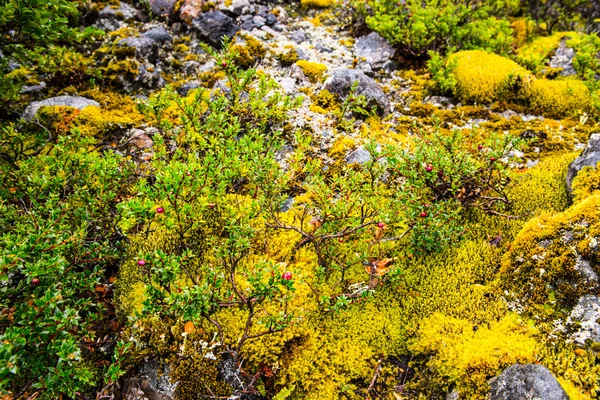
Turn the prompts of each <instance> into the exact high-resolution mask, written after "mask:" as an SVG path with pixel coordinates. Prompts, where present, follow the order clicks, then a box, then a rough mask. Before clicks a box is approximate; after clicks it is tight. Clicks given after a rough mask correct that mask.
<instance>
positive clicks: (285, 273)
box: [281, 271, 292, 281]
mask: <svg viewBox="0 0 600 400" xmlns="http://www.w3.org/2000/svg"><path fill="white" fill-rule="evenodd" d="M281 279H284V280H286V281H289V280H290V279H292V273H291V272H289V271H288V272H284V273H283V275H281Z"/></svg>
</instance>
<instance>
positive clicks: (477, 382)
mask: <svg viewBox="0 0 600 400" xmlns="http://www.w3.org/2000/svg"><path fill="white" fill-rule="evenodd" d="M533 333H534V330H533V329H532V328H530V327H528V326H526V325H525V324H524V323H523V322H522V321H520V320H519V319H518V317H516V316H515V315H512V314H508V315H507V316H505V317H504V318H502V319H501V320H500V321H498V322H491V323H488V324H486V325H478V324H474V323H473V322H472V321H469V320H465V319H459V318H454V317H451V316H446V315H443V314H440V313H435V314H433V315H431V316H430V317H428V318H426V319H425V320H424V321H422V322H421V325H420V328H419V332H418V335H417V339H416V340H415V341H414V342H413V344H412V345H411V350H412V351H413V352H414V354H416V355H425V356H429V357H431V356H433V355H435V357H432V358H430V360H429V361H428V362H427V367H428V368H430V369H431V370H433V371H435V372H436V373H437V374H439V375H440V376H443V377H445V378H447V379H448V381H449V383H454V384H456V385H457V387H456V389H457V390H458V392H459V394H460V397H461V398H466V399H482V400H483V399H485V398H486V396H485V394H486V392H487V391H489V386H488V383H487V381H488V380H489V379H490V378H492V377H493V376H495V375H496V374H497V373H498V371H500V370H502V369H504V368H507V367H509V366H510V365H512V364H514V363H529V362H532V361H534V359H535V349H536V347H537V341H536V339H534V338H533V337H532V334H533ZM448 381H446V382H440V384H442V385H444V384H447V383H448Z"/></svg>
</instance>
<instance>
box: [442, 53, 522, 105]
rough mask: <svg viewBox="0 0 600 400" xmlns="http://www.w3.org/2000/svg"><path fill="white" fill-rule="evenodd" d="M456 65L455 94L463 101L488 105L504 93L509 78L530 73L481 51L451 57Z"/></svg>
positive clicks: (515, 64) (514, 64)
mask: <svg viewBox="0 0 600 400" xmlns="http://www.w3.org/2000/svg"><path fill="white" fill-rule="evenodd" d="M450 60H451V62H456V69H455V70H454V76H455V78H456V88H455V94H456V96H457V97H458V98H459V99H460V100H461V101H465V102H473V103H491V102H492V101H495V100H499V99H501V98H502V97H504V96H503V94H504V93H505V92H506V91H507V89H508V86H509V82H510V81H511V78H513V77H516V76H519V75H521V76H527V75H529V72H528V71H527V70H526V69H525V68H523V67H521V66H520V65H519V64H517V63H516V62H514V61H512V60H509V59H508V58H505V57H501V56H499V55H496V54H493V53H488V52H486V51H482V50H468V51H460V52H458V53H456V54H454V55H453V56H451V58H450Z"/></svg>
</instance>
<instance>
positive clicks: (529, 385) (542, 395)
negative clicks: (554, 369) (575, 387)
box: [490, 364, 569, 400]
mask: <svg viewBox="0 0 600 400" xmlns="http://www.w3.org/2000/svg"><path fill="white" fill-rule="evenodd" d="M490 388H491V392H490V400H515V399H523V400H533V399H539V400H569V397H568V396H567V393H566V392H565V390H564V389H563V388H562V387H561V386H560V383H558V381H557V380H556V378H555V377H554V376H552V374H551V373H550V371H548V369H546V368H545V367H543V366H542V365H539V364H514V365H511V366H510V367H508V368H507V369H506V370H505V371H504V372H503V373H502V374H500V375H499V376H497V377H495V378H493V379H491V380H490Z"/></svg>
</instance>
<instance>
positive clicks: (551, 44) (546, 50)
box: [517, 32, 576, 72]
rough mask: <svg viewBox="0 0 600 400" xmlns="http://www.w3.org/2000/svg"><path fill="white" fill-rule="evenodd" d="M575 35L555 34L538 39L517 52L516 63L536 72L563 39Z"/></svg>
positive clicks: (569, 33)
mask: <svg viewBox="0 0 600 400" xmlns="http://www.w3.org/2000/svg"><path fill="white" fill-rule="evenodd" d="M575 35H576V33H575V32H556V33H554V34H553V35H551V36H541V37H538V38H536V39H535V40H533V41H531V42H530V43H527V44H525V45H524V46H522V47H520V48H519V49H518V50H517V61H518V62H519V63H520V64H522V65H525V66H527V67H528V68H532V69H533V71H534V72H537V70H538V69H539V68H541V67H543V66H544V62H543V61H544V60H546V59H547V58H548V57H549V56H550V54H551V53H552V52H553V51H554V50H556V49H557V48H558V45H559V44H560V41H561V40H562V39H563V38H566V37H567V38H572V37H574V36H575Z"/></svg>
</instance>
